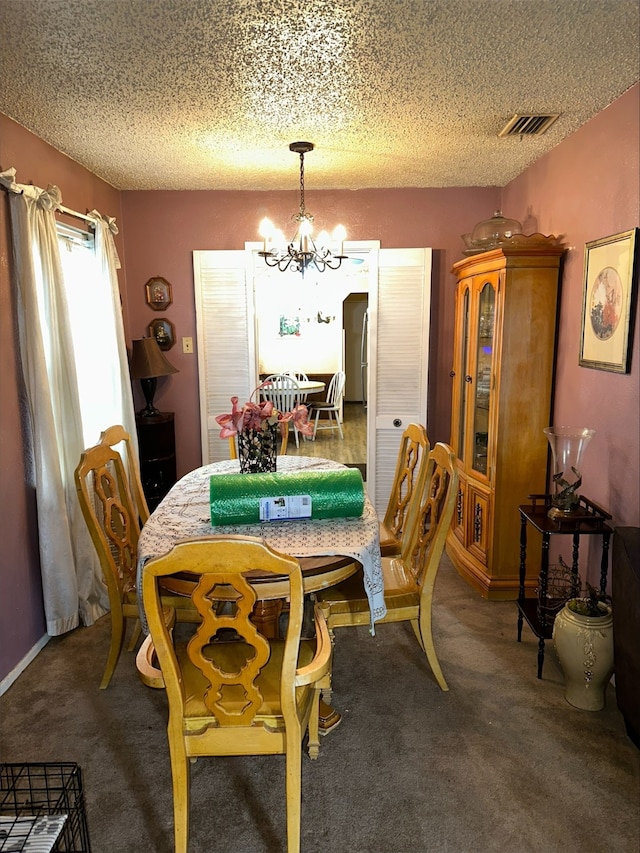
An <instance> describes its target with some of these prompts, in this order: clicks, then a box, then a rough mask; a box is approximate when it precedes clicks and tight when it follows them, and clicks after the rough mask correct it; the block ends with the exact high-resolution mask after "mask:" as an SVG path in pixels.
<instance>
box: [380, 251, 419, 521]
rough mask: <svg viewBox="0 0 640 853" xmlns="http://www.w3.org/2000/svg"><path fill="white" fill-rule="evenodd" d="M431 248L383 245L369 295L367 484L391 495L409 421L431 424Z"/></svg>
mask: <svg viewBox="0 0 640 853" xmlns="http://www.w3.org/2000/svg"><path fill="white" fill-rule="evenodd" d="M430 306H431V249H381V250H380V255H379V261H378V278H377V282H375V284H374V288H373V292H371V293H370V297H369V308H370V325H369V331H370V344H369V376H370V378H369V390H370V394H369V421H368V438H367V475H368V476H367V490H368V492H369V494H370V496H371V499H372V500H373V503H374V505H375V507H376V510H377V511H378V514H379V515H383V514H384V511H385V509H386V506H387V502H388V500H389V494H390V491H391V485H392V483H393V474H394V471H395V464H396V459H397V455H398V448H399V446H400V437H401V435H402V431H403V429H404V427H405V426H406V425H407V424H409V423H411V422H415V423H421V424H424V425H425V426H427V431H428V424H427V423H426V417H427V380H428V363H429V319H430Z"/></svg>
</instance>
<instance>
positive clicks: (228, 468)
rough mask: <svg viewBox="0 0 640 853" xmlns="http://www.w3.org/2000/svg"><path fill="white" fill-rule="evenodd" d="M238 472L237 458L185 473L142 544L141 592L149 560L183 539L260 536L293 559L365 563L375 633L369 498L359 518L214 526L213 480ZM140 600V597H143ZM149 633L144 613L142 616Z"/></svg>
mask: <svg viewBox="0 0 640 853" xmlns="http://www.w3.org/2000/svg"><path fill="white" fill-rule="evenodd" d="M343 467H344V466H343V465H341V464H340V463H339V462H333V461H332V460H330V459H320V458H315V457H311V456H279V457H278V471H279V472H286V471H300V470H306V471H309V470H314V469H315V470H327V469H336V468H343ZM232 473H238V474H239V473H240V467H239V463H238V461H237V460H236V459H230V460H225V461H223V462H213V463H212V464H210V465H204V466H203V467H202V468H196V470H195V471H191V472H190V473H189V474H186V475H185V476H184V477H183V478H182V479H181V480H178V482H177V483H176V484H175V485H174V486H173V487H172V489H171V490H170V491H169V492H168V494H167V495H166V496H165V497H164V498H163V500H162V502H161V503H160V504H159V506H158V507H157V508H156V510H155V511H154V512H153V514H152V515H151V516H150V518H149V520H148V521H147V523H146V524H145V526H144V528H143V530H142V532H141V534H140V540H139V543H138V590H139V591H140V585H141V581H142V569H143V567H144V563H145V561H146V560H148V559H150V558H151V557H157V556H159V555H160V554H166V553H167V552H168V551H170V550H171V548H172V547H173V546H174V544H175V543H176V542H178V541H179V540H181V539H192V538H195V537H202V536H209V535H212V534H236V535H241V536H259V537H260V538H262V539H264V541H265V542H266V543H267V544H268V545H270V546H271V547H272V548H274V549H275V550H276V551H281V552H282V553H284V554H290V555H291V556H294V557H319V556H343V557H352V558H353V559H354V560H357V561H358V562H359V563H361V564H362V568H363V571H364V583H365V590H366V593H367V597H368V599H369V608H370V610H371V628H372V632H373V623H374V622H376V621H377V620H378V619H381V618H382V617H383V616H384V615H385V613H386V608H385V603H384V587H383V582H382V566H381V561H380V535H379V525H378V517H377V515H376V511H375V509H374V507H373V505H372V503H371V501H370V500H369V498H368V497H367V495H366V494H365V502H364V511H363V513H362V516H361V517H360V518H328V519H311V518H307V519H299V520H295V521H278V522H273V521H272V522H262V523H259V524H235V525H224V526H217V527H213V526H212V525H211V519H210V513H209V478H210V477H211V475H212V474H232ZM139 600H140V601H142V595H139ZM141 616H142V617H143V618H142V622H143V626H144V627H145V628H146V621H145V620H144V614H141Z"/></svg>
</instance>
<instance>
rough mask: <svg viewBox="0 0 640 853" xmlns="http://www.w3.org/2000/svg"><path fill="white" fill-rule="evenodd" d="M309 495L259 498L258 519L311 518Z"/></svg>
mask: <svg viewBox="0 0 640 853" xmlns="http://www.w3.org/2000/svg"><path fill="white" fill-rule="evenodd" d="M312 506H313V501H312V500H311V495H281V496H280V497H277V498H260V521H286V520H287V519H292V518H311V508H312Z"/></svg>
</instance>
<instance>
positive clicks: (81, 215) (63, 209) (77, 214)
mask: <svg viewBox="0 0 640 853" xmlns="http://www.w3.org/2000/svg"><path fill="white" fill-rule="evenodd" d="M0 187H1V188H2V189H3V190H5V192H8V193H10V192H16V190H13V189H11V187H7V186H5V185H4V184H0ZM22 192H23V190H20V192H19V193H18V195H22ZM54 213H66V214H67V216H74V217H75V218H76V219H84V221H85V222H90V223H92V224H93V225H95V223H96V218H95V216H89V215H88V214H86V213H80V212H79V211H77V210H71V208H70V207H65V206H64V205H63V204H60V205H58V207H57V208H56V209H55V211H54Z"/></svg>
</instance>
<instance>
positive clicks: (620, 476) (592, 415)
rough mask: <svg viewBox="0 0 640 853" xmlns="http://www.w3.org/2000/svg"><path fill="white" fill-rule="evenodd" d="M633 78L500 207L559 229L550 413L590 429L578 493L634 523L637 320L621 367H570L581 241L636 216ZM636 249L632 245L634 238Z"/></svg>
mask: <svg viewBox="0 0 640 853" xmlns="http://www.w3.org/2000/svg"><path fill="white" fill-rule="evenodd" d="M639 129H640V85H636V86H635V87H634V88H633V89H631V90H629V91H628V92H627V93H626V94H625V95H623V96H622V97H621V98H619V99H618V100H617V101H616V102H615V103H614V104H612V105H611V106H610V107H609V108H608V109H606V110H604V111H603V112H601V113H600V114H599V115H598V116H596V117H595V118H594V119H592V121H590V122H589V123H588V124H586V125H585V126H584V127H582V128H581V129H580V130H578V131H577V133H574V134H573V135H572V136H571V137H569V139H566V140H565V141H564V142H563V143H562V144H561V145H558V146H557V147H556V148H554V150H553V151H551V152H550V153H549V154H547V155H546V156H545V157H543V158H542V159H541V160H539V161H538V162H537V163H535V164H534V165H533V166H531V167H530V168H529V169H527V171H526V172H524V174H522V175H520V176H519V177H518V178H516V179H515V180H514V181H512V182H511V183H510V184H509V185H508V186H507V187H506V188H505V189H504V191H503V210H504V211H505V212H506V214H507V215H508V216H515V217H516V218H519V219H524V218H525V216H527V215H528V214H529V215H533V216H534V217H536V218H537V222H538V230H539V231H541V232H542V233H544V234H556V235H557V234H563V235H565V242H566V244H567V246H568V247H569V248H568V251H567V253H566V257H565V264H564V274H563V280H562V299H561V306H560V336H559V341H558V364H557V371H556V392H555V422H556V423H557V424H561V423H562V424H571V425H573V424H577V425H579V426H589V427H593V428H594V429H595V430H596V435H595V436H594V438H593V440H592V441H591V444H590V446H589V449H588V450H587V452H586V454H585V460H584V472H583V490H584V494H586V495H587V496H588V497H590V498H591V499H592V500H594V501H596V502H598V503H600V504H602V506H603V507H605V508H606V509H608V510H609V512H611V514H612V515H613V523H614V524H615V525H634V526H635V525H638V524H640V402H639V401H640V394H639V388H640V381H639V380H640V330H639V328H638V326H639V323H640V319H639V313H638V310H637V308H636V311H635V316H634V318H633V324H632V325H633V328H634V343H633V354H632V359H631V373H630V374H628V375H622V374H616V373H609V372H605V371H601V370H593V369H591V368H585V367H579V366H578V355H579V348H580V332H581V324H582V313H581V312H582V293H583V281H584V245H585V243H586V242H588V241H591V240H597V239H599V238H601V237H607V236H609V235H612V234H618V233H620V232H622V231H628V230H629V229H631V228H634V227H637V226H638V225H640V200H639V198H640V196H639V194H640V165H639V159H640V138H639ZM639 251H640V247H639Z"/></svg>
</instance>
